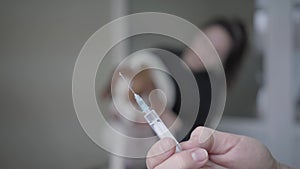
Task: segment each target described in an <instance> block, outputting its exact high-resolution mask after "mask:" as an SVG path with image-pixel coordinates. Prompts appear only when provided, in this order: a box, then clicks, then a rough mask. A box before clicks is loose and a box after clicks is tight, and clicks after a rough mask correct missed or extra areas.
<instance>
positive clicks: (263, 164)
mask: <svg viewBox="0 0 300 169" xmlns="http://www.w3.org/2000/svg"><path fill="white" fill-rule="evenodd" d="M181 146H182V149H183V151H182V152H179V153H175V143H174V142H173V141H172V140H171V139H163V140H160V141H159V142H157V143H156V144H154V145H153V147H152V148H151V149H150V150H149V152H148V156H147V167H148V168H149V169H154V168H155V169H167V168H172V169H200V168H230V169H241V168H243V169H252V168H255V169H289V167H288V166H286V165H282V164H280V163H278V162H277V161H276V160H275V159H274V158H273V156H272V155H271V153H270V151H269V150H268V149H267V148H266V146H264V145H263V144H262V143H261V142H259V141H258V140H256V139H253V138H250V137H246V136H241V135H235V134H230V133H224V132H219V131H215V130H212V129H209V128H205V127H198V128H196V129H195V130H194V131H193V133H192V135H191V138H190V140H188V141H186V142H183V143H181Z"/></svg>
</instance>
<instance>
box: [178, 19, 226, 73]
mask: <svg viewBox="0 0 300 169" xmlns="http://www.w3.org/2000/svg"><path fill="white" fill-rule="evenodd" d="M203 32H204V33H205V35H206V36H207V37H208V39H209V40H210V41H211V43H212V45H213V46H214V47H215V49H216V51H217V53H218V54H219V57H220V59H221V61H222V62H224V61H225V60H226V59H227V56H228V53H229V51H230V49H231V47H232V39H231V37H230V35H229V34H228V33H227V31H226V30H225V29H224V28H223V27H221V26H219V25H212V26H209V27H208V28H206V29H204V30H203ZM193 45H194V46H195V48H196V50H197V49H199V50H201V49H200V47H199V45H198V46H197V39H196V40H195V41H194V44H193ZM183 60H184V61H185V62H186V63H187V65H188V66H189V67H190V68H191V69H192V70H195V71H199V70H203V69H205V68H204V65H203V63H202V62H201V60H200V59H199V58H198V56H197V55H195V54H194V53H193V52H192V51H190V50H189V51H187V52H186V53H185V54H184V56H183Z"/></svg>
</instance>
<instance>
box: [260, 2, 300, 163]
mask: <svg viewBox="0 0 300 169" xmlns="http://www.w3.org/2000/svg"><path fill="white" fill-rule="evenodd" d="M266 10H267V13H268V18H269V20H268V21H269V23H268V31H267V40H266V43H267V44H266V56H265V60H264V73H265V76H264V77H265V94H266V106H265V108H266V112H264V114H263V116H264V118H265V121H266V126H267V128H266V132H267V134H268V138H267V140H268V143H267V144H268V147H269V148H270V149H271V151H272V154H273V155H274V156H275V158H277V159H278V160H279V161H282V162H284V163H288V164H292V163H293V161H292V159H293V157H292V152H293V145H294V143H293V138H294V128H295V122H294V117H295V107H294V103H295V102H294V99H293V72H292V70H293V66H294V63H293V59H294V57H293V39H292V23H291V12H292V2H291V0H284V1H283V0H268V2H267V3H266Z"/></svg>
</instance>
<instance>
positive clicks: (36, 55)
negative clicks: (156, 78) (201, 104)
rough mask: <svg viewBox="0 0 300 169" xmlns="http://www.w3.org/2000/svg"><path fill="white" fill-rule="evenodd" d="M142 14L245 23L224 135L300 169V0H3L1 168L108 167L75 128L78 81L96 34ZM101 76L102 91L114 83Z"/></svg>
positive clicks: (130, 44) (130, 45)
mask: <svg viewBox="0 0 300 169" xmlns="http://www.w3.org/2000/svg"><path fill="white" fill-rule="evenodd" d="M137 12H164V13H170V14H174V15H177V16H179V17H182V18H184V19H186V20H188V21H190V22H191V23H193V24H197V25H199V24H200V25H201V24H203V23H205V22H208V21H209V20H211V19H213V18H215V17H220V16H223V17H238V18H240V19H241V20H242V21H243V22H244V23H245V25H246V28H247V31H248V33H249V47H248V50H247V53H246V58H245V60H244V61H243V63H242V66H241V69H240V72H239V74H238V77H237V79H236V83H235V84H234V87H232V88H231V89H230V91H228V98H227V103H226V107H225V112H224V116H223V118H222V120H221V123H220V125H219V128H218V129H219V130H222V131H228V132H233V133H238V134H243V135H248V136H252V137H255V138H257V139H259V140H261V141H262V142H263V143H264V144H266V145H267V146H268V147H269V148H270V150H271V151H272V153H273V154H274V156H275V157H276V158H277V159H278V160H280V161H282V162H284V163H287V164H290V165H291V166H294V167H300V161H299V157H300V153H299V152H300V125H299V120H300V76H299V74H300V1H299V0H285V1H280V0H272V1H271V0H269V1H268V0H244V1H240V0H227V1H223V0H200V1H199V0H191V1H188V2H187V1H180V0H166V1H159V0H152V1H147V0H99V1H96V0H90V1H81V0H62V1H44V0H39V1H38V0H27V1H21V0H1V6H0V79H1V80H0V134H1V135H0V150H1V151H0V168H5V169H15V168H28V169H29V168H31V169H35V168H51V169H56V168H57V169H58V168H64V169H94V168H95V169H96V168H105V167H107V166H108V163H109V159H110V155H109V154H108V153H107V152H106V151H104V150H102V149H101V148H100V147H98V146H97V145H96V144H94V143H93V142H92V141H91V140H90V139H89V138H88V136H87V135H86V134H85V132H84V131H83V129H82V128H81V126H80V124H79V122H78V120H77V117H76V113H75V111H74V108H73V102H72V73H73V68H74V64H75V61H76V59H77V56H78V54H79V52H80V50H81V48H82V47H83V45H84V43H85V42H86V41H87V39H88V38H89V37H90V36H91V35H92V34H93V33H94V32H95V31H97V30H98V29H99V28H100V27H102V26H103V25H105V24H106V23H108V22H110V21H112V20H114V19H116V18H118V17H121V16H124V15H127V14H131V13H137ZM128 29H130V26H128V25H127V26H126V25H125V26H124V27H122V28H120V30H116V32H122V31H124V32H126V31H127V30H128ZM112 36H114V35H112ZM166 43H167V42H166ZM168 43H174V42H168ZM157 45H162V43H161V42H160V43H158V42H157V41H156V38H155V37H154V36H153V37H151V36H148V37H147V38H145V37H142V36H141V37H133V38H132V39H129V40H127V41H126V42H124V43H123V44H122V45H119V46H118V48H116V49H115V52H116V53H114V54H111V55H114V56H116V57H120V58H122V57H123V56H126V55H127V54H129V53H131V52H133V51H136V50H139V49H142V48H145V47H153V46H157ZM174 45H176V43H174ZM114 59H115V60H117V59H116V58H113V57H111V58H109V57H108V62H111V65H113V64H114ZM111 65H110V64H107V65H106V66H107V67H105V68H103V70H106V71H107V72H103V73H104V74H107V75H108V74H109V72H110V71H111V70H113V68H114V66H111ZM99 78H100V79H98V80H99V81H101V82H102V84H105V83H106V82H107V80H108V79H101V77H99ZM96 90H99V91H100V90H101V89H96Z"/></svg>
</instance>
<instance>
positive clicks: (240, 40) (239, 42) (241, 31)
mask: <svg viewBox="0 0 300 169" xmlns="http://www.w3.org/2000/svg"><path fill="white" fill-rule="evenodd" d="M215 25H217V26H220V27H222V28H223V29H224V30H225V31H227V32H228V34H229V36H230V37H231V39H232V46H231V49H230V50H229V52H228V54H227V56H226V60H225V62H224V64H223V65H224V70H225V74H226V79H227V83H228V86H230V85H231V83H232V81H233V80H234V78H235V77H236V75H237V72H238V69H239V67H240V65H241V62H242V60H243V58H244V57H245V51H246V49H247V45H248V35H247V31H246V28H245V26H244V24H243V22H242V21H241V20H239V19H232V20H229V19H226V18H218V19H215V20H212V21H210V22H209V23H207V24H205V25H204V26H202V28H204V29H205V28H208V27H210V26H215Z"/></svg>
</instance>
